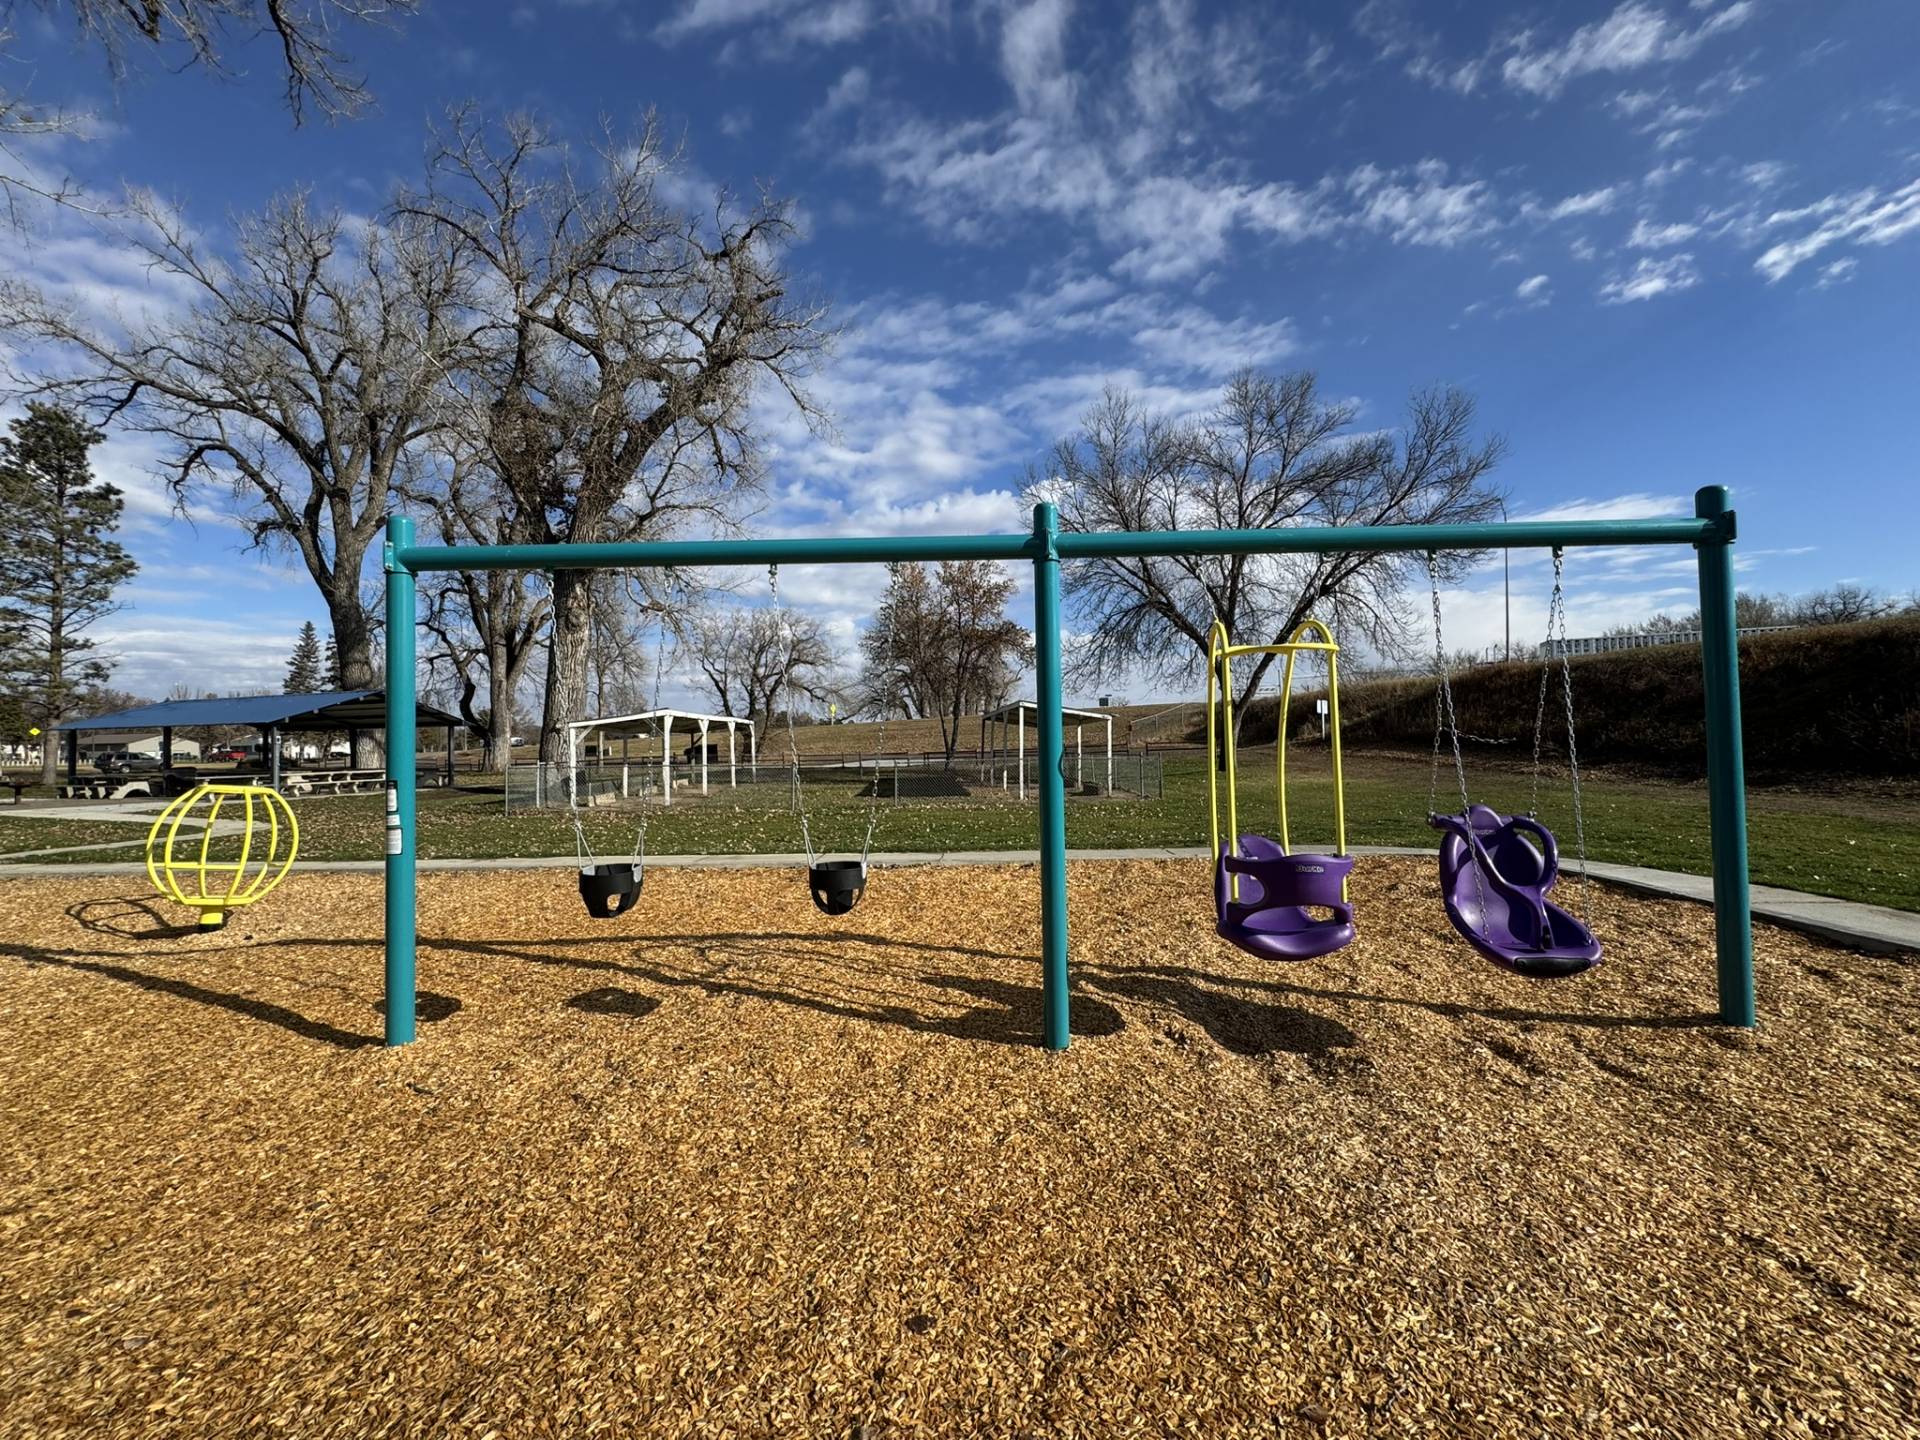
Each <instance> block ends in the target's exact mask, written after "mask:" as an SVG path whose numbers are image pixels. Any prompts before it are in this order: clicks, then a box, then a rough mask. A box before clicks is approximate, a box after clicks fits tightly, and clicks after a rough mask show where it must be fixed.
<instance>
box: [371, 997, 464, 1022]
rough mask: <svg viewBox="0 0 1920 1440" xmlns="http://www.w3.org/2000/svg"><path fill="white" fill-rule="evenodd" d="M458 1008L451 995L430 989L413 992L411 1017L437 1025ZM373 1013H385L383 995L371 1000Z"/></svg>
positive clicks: (385, 1004) (459, 1007)
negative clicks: (436, 992)
mask: <svg viewBox="0 0 1920 1440" xmlns="http://www.w3.org/2000/svg"><path fill="white" fill-rule="evenodd" d="M460 1009H461V1005H460V1002H459V1001H458V1000H456V999H454V998H453V996H451V995H438V994H435V993H434V992H433V991H431V990H416V991H414V992H413V1018H414V1019H415V1020H417V1021H418V1022H419V1023H420V1024H422V1025H438V1024H439V1023H440V1022H441V1021H442V1020H445V1019H447V1018H448V1017H449V1016H452V1015H456V1014H458V1013H459V1012H460ZM373 1013H374V1014H376V1015H381V1016H384V1015H385V1014H386V1013H387V1001H386V997H385V996H384V995H383V996H381V998H380V999H378V1000H376V1001H374V1002H373Z"/></svg>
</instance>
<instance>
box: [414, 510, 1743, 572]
mask: <svg viewBox="0 0 1920 1440" xmlns="http://www.w3.org/2000/svg"><path fill="white" fill-rule="evenodd" d="M1731 522H1732V517H1731V515H1730V514H1729V515H1728V516H1727V517H1726V518H1725V520H1712V519H1708V520H1698V519H1686V520H1567V521H1552V520H1539V521H1524V522H1521V523H1518V524H1509V525H1351V526H1347V525H1320V526H1307V525H1296V526H1281V527H1278V528H1276V529H1272V530H1102V531H1086V532H1082V533H1077V534H1076V533H1069V532H1064V531H1063V532H1062V533H1061V534H1060V536H1059V538H1058V539H1057V540H1056V542H1055V547H1056V550H1057V553H1058V554H1059V555H1060V557H1061V558H1062V559H1070V560H1077V559H1092V558H1095V557H1102V556H1105V557H1120V556H1140V555H1297V554H1302V553H1311V552H1326V553H1340V552H1347V553H1352V552H1356V551H1369V552H1389V551H1407V552H1414V553H1417V552H1420V551H1425V550H1528V549H1548V548H1551V547H1554V546H1560V547H1563V548H1572V547H1574V546H1581V545H1699V544H1706V543H1712V542H1714V541H1727V540H1731V539H1732V538H1733V536H1732V524H1731ZM1038 553H1039V550H1038V542H1036V540H1035V539H1034V537H1033V536H1032V535H1030V534H1027V535H893V536H881V535H873V536H843V535H827V536H821V537H819V538H815V539H807V540H665V541H651V542H645V543H639V544H631V545H404V546H400V547H397V548H396V549H395V550H394V551H393V552H392V554H391V555H390V557H389V560H388V563H389V564H390V565H391V566H395V567H398V568H399V569H402V570H409V571H414V572H416V573H417V572H419V571H423V570H640V569H652V568H663V567H681V566H694V565H787V564H793V565H850V564H861V563H866V564H884V563H886V562H888V561H896V560H1031V559H1033V558H1034V557H1035V556H1036V555H1037V554H1038Z"/></svg>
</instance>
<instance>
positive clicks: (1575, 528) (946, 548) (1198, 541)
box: [383, 485, 1755, 1050]
mask: <svg viewBox="0 0 1920 1440" xmlns="http://www.w3.org/2000/svg"><path fill="white" fill-rule="evenodd" d="M1736 538H1737V525H1736V523H1735V517H1734V511H1733V510H1732V508H1731V506H1730V505H1729V503H1728V494H1727V490H1726V487H1725V486H1721V485H1708V486H1703V487H1702V488H1701V489H1700V490H1698V491H1697V492H1696V493H1695V495H1694V513H1693V516H1692V517H1691V518H1682V519H1666V520H1569V521H1521V522H1518V523H1512V522H1507V523H1502V524H1497V525H1495V524H1473V525H1388V526H1364V525H1360V526H1287V527H1281V528H1278V529H1272V530H1143V531H1071V530H1069V531H1062V530H1061V529H1060V526H1059V517H1058V514H1057V513H1056V511H1055V508H1054V507H1053V506H1052V505H1051V504H1048V503H1042V504H1039V505H1036V506H1035V507H1034V511H1033V529H1032V530H1031V532H1029V533H1026V534H1007V535H924V536H827V537H822V538H818V539H804V540H800V539H753V540H677V541H658V542H651V543H636V544H601V545H416V544H414V537H413V521H412V520H410V519H408V518H407V517H406V516H403V515H395V516H390V517H389V518H388V520H387V539H386V546H385V550H384V555H383V560H384V566H385V570H386V577H387V579H386V620H387V674H386V692H385V696H384V700H385V704H386V712H387V713H386V727H387V730H386V733H387V746H386V751H387V811H386V907H385V909H386V923H385V957H386V964H385V1004H384V1011H385V1018H386V1029H385V1035H384V1039H385V1043H386V1044H388V1045H405V1044H409V1043H411V1042H412V1040H413V1039H414V1037H415V1033H416V1028H417V1027H416V1004H415V998H414V996H415V988H416V986H415V948H416V944H417V923H418V922H417V912H418V897H417V892H416V885H415V881H416V875H415V858H416V857H415V832H416V814H415V803H414V802H415V786H416V783H417V778H418V777H417V775H416V773H415V769H416V761H415V754H414V750H415V743H416V738H417V737H416V735H415V733H414V731H415V724H414V722H415V709H414V705H415V699H416V683H417V676H416V673H415V638H416V637H415V629H416V626H417V623H418V614H417V601H418V596H417V577H418V576H419V575H421V574H423V573H429V572H435V571H448V570H459V571H474V570H514V571H546V572H551V571H555V570H637V569H665V568H676V567H680V566H697V565H754V566H759V565H784V564H811V565H837V564H844V565H856V564H886V563H888V562H911V561H938V560H1000V561H1013V562H1019V561H1027V562H1030V563H1031V564H1032V565H1033V569H1034V645H1035V652H1036V666H1035V668H1036V678H1037V680H1038V687H1037V688H1038V692H1039V693H1038V697H1037V699H1038V704H1039V750H1040V754H1039V761H1038V770H1039V787H1040V804H1039V810H1038V817H1037V820H1038V831H1039V834H1038V837H1037V838H1038V842H1039V850H1040V865H1039V884H1040V895H1039V902H1040V921H1041V923H1040V933H1041V954H1040V966H1041V993H1042V1002H1041V1009H1042V1024H1041V1043H1042V1044H1043V1045H1044V1046H1045V1047H1046V1048H1047V1049H1049V1050H1064V1049H1066V1048H1067V1044H1068V1042H1069V1040H1070V1038H1071V1022H1070V1017H1069V1010H1068V1005H1069V993H1070V990H1069V978H1068V972H1067V933H1068V932H1067V873H1066V867H1067V827H1066V793H1065V782H1064V780H1063V779H1062V777H1061V771H1060V764H1061V760H1062V758H1063V755H1064V736H1065V726H1064V723H1063V720H1062V716H1061V704H1062V700H1061V641H1060V566H1061V562H1062V561H1072V560H1077V559H1095V558H1108V559H1120V558H1129V557H1134V558H1137V557H1147V556H1170V555H1281V554H1361V553H1375V554H1423V553H1431V552H1435V551H1443V550H1452V551H1460V550H1469V551H1471V550H1519V549H1546V550H1553V549H1558V550H1565V549H1572V548H1589V547H1604V546H1648V545H1690V546H1692V547H1693V548H1694V550H1695V551H1696V552H1697V554H1698V560H1699V582H1700V616H1701V631H1702V641H1701V665H1702V671H1703V675H1704V680H1705V692H1706V710H1707V715H1706V721H1707V725H1706V729H1707V790H1708V811H1709V816H1710V821H1711V825H1712V840H1713V896H1714V948H1715V955H1716V962H1717V963H1716V980H1717V990H1718V1001H1719V1009H1718V1014H1719V1019H1720V1022H1721V1023H1722V1024H1724V1025H1734V1026H1752V1025H1753V1024H1754V1022H1755V996H1754V982H1753V920H1752V903H1751V896H1750V889H1749V881H1748V874H1747V824H1746V774H1745V768H1746V767H1745V759H1744V756H1743V754H1742V750H1741V741H1740V670H1739V665H1740V652H1739V644H1738V639H1737V631H1736V629H1735V626H1734V609H1733V601H1734V577H1733V545H1734V543H1735V540H1736Z"/></svg>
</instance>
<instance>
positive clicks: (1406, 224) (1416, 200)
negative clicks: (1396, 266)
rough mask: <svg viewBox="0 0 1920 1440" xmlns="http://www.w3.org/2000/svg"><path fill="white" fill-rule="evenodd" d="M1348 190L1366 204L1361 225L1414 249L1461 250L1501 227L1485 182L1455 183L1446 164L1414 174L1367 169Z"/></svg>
mask: <svg viewBox="0 0 1920 1440" xmlns="http://www.w3.org/2000/svg"><path fill="white" fill-rule="evenodd" d="M1347 188H1348V190H1349V191H1350V192H1352V194H1353V195H1354V196H1356V197H1357V199H1358V200H1359V202H1360V209H1359V211H1358V214H1357V215H1356V216H1355V220H1356V221H1357V223H1358V224H1360V225H1362V226H1364V227H1366V228H1367V229H1370V230H1378V231H1383V232H1384V233H1386V234H1388V235H1390V236H1392V238H1393V239H1395V240H1398V241H1400V242H1402V243H1404V244H1409V245H1438V246H1452V245H1457V244H1459V243H1460V242H1461V241H1463V240H1468V239H1471V238H1473V237H1474V236H1476V235H1482V234H1485V233H1486V232H1487V231H1488V230H1491V229H1493V228H1494V227H1495V226H1496V225H1498V224H1499V219H1498V217H1497V215H1496V214H1495V212H1494V207H1493V201H1494V197H1493V193H1492V191H1491V190H1490V189H1489V188H1488V187H1487V185H1486V184H1485V183H1484V182H1482V181H1479V180H1460V181H1452V182H1449V179H1448V171H1447V166H1446V163H1445V162H1444V161H1441V160H1422V161H1421V162H1420V163H1419V164H1418V165H1415V166H1414V167H1413V168H1412V170H1411V171H1405V170H1401V171H1394V172H1392V173H1391V174H1389V173H1386V172H1382V171H1380V170H1378V169H1376V168H1375V167H1373V166H1371V165H1363V166H1361V167H1360V168H1359V169H1358V170H1356V171H1354V172H1353V175H1352V176H1351V177H1350V178H1349V180H1348V182H1347Z"/></svg>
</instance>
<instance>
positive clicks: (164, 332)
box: [0, 195, 469, 689]
mask: <svg viewBox="0 0 1920 1440" xmlns="http://www.w3.org/2000/svg"><path fill="white" fill-rule="evenodd" d="M139 209H140V214H141V216H142V219H143V221H144V224H143V226H142V228H141V229H140V230H139V231H138V232H133V233H131V234H130V239H131V240H132V243H134V244H135V245H136V247H137V249H138V250H139V251H140V252H141V254H142V255H143V256H144V258H145V260H146V263H147V265H148V268H149V269H150V270H152V271H153V272H155V273H156V275H157V276H159V277H161V278H163V279H164V280H166V281H167V282H170V283H171V284H173V285H176V286H178V287H181V288H183V289H184V290H186V292H187V293H189V294H190V295H191V296H192V297H193V299H192V302H191V304H190V306H189V307H188V308H186V309H185V310H183V311H182V310H176V311H161V312H159V313H157V314H156V315H154V316H151V317H148V318H144V319H140V320H134V321H120V322H118V323H116V322H115V319H114V318H112V317H109V318H108V319H104V320H102V319H99V318H96V317H91V316H88V315H85V314H83V313H81V312H79V311H77V310H75V309H72V308H70V307H68V306H65V305H62V304H60V303H57V302H55V301H53V300H50V299H48V298H46V297H45V296H43V295H42V294H40V293H39V292H38V291H37V290H34V289H33V288H31V287H29V286H26V285H22V284H19V283H17V282H0V326H4V327H5V328H6V329H7V330H9V331H10V332H11V333H12V334H14V335H15V336H18V337H22V338H25V339H27V340H30V341H33V342H37V343H40V344H45V345H50V346H52V347H54V348H55V349H56V350H57V351H58V352H59V353H60V355H61V357H62V359H63V360H64V361H65V362H66V365H65V368H63V369H61V370H60V371H58V372H57V373H55V374H52V375H47V376H39V377H24V378H22V377H15V378H14V382H13V385H12V387H11V388H12V392H13V394H14V395H16V396H50V397H53V398H55V399H57V400H60V401H62V402H64V403H69V404H74V405H76V406H78V407H80V408H82V409H84V410H85V411H86V412H87V413H89V414H90V415H92V416H95V417H99V418H102V419H107V418H114V419H117V420H118V421H119V422H120V423H121V424H122V425H125V426H128V427H130V428H133V429H135V430H139V431H143V432H145V433H147V434H150V435H155V436H158V437H160V438H161V439H162V440H164V441H165V442H167V444H168V447H169V453H168V456H167V459H166V462H165V476H166V479H167V480H168V482H169V483H170V484H171V485H172V487H173V489H174V492H175V494H176V496H178V497H179V499H180V501H181V503H182V505H183V506H184V505H185V504H186V503H187V501H188V499H189V498H190V497H191V496H192V495H193V494H194V493H195V491H196V490H198V489H199V488H200V487H201V486H203V485H208V486H212V487H215V488H217V489H220V490H224V491H227V492H229V493H230V494H231V496H232V498H233V499H234V501H235V502H236V503H237V505H238V506H239V509H240V513H241V514H242V516H243V517H244V518H245V520H246V522H247V523H248V525H249V526H250V528H251V531H252V535H253V539H254V541H255V542H256V543H258V544H262V545H266V544H285V545H288V546H290V547H291V548H292V549H293V550H294V551H296V552H297V553H298V554H299V556H300V558H301V559H302V561H304V562H305V564H306V567H307V572H308V574H310V575H311V576H312V577H313V581H314V584H315V585H316V586H318V587H319V590H320V593H321V596H322V597H323V598H324V600H325V601H326V605H327V613H328V616H329V617H330V619H331V621H332V627H333V638H334V642H335V645H336V648H337V650H338V654H339V657H340V679H341V682H342V683H343V684H344V685H346V686H347V687H348V688H351V689H359V688H365V687H369V686H371V685H372V684H373V683H374V664H373V644H372V637H373V627H372V617H371V615H370V613H369V611H368V608H367V606H366V603H365V601H364V599H363V596H362V593H361V579H362V565H363V562H364V561H365V559H366V554H367V551H368V549H369V547H370V546H371V545H372V544H373V542H374V540H375V538H376V537H377V536H378V535H379V534H380V531H381V528H382V526H383V525H384V523H385V520H386V515H387V512H388V511H389V509H391V508H392V505H393V500H394V489H395V482H396V479H397V478H398V477H399V476H400V474H401V465H402V461H403V459H404V458H405V457H406V456H407V454H408V452H409V450H410V449H411V448H412V447H414V446H415V445H417V444H418V443H419V442H420V441H421V440H422V439H423V438H425V437H426V436H428V435H431V434H433V433H435V432H436V431H437V430H439V429H441V428H442V426H443V424H444V412H445V406H444V404H443V397H442V395H441V385H442V379H443V377H444V376H445V375H446V374H447V373H448V371H449V370H451V369H455V368H458V367H459V366H460V365H461V364H462V363H463V355H464V351H465V347H466V345H467V343H468V332H467V329H466V325H467V320H466V306H467V304H468V291H469V286H468V283H467V277H466V275H465V273H464V272H463V271H462V269H461V266H460V262H459V257H458V255H457V254H456V251H455V248H454V246H453V245H452V244H451V243H449V238H448V237H447V236H446V235H445V234H444V232H442V231H441V230H440V229H439V228H438V227H435V226H431V225H426V224H423V223H420V222H418V221H412V220H409V219H406V218H405V217H402V219H401V220H400V221H399V222H398V223H396V224H395V225H392V226H389V227H385V228H372V227H367V228H355V227H350V226H349V225H348V224H347V222H346V221H345V220H344V219H343V217H342V216H341V215H339V214H338V213H316V212H315V211H313V210H312V209H310V208H309V207H308V205H307V203H306V201H305V199H304V198H303V197H301V196H298V195H295V196H293V197H291V198H289V199H285V200H280V201H276V202H275V203H274V204H272V205H271V206H270V207H268V209H267V210H266V211H265V213H263V214H261V215H259V216H256V217H254V218H252V219H249V220H247V221H245V222H243V223H242V225H241V227H240V234H239V242H238V248H237V254H236V255H235V257H234V259H233V260H231V261H226V260H222V259H219V258H215V257H213V256H210V255H208V254H206V253H204V252H203V250H202V248H201V246H200V244H199V242H198V241H197V240H196V239H195V237H194V235H193V233H192V231H191V230H190V228H189V227H188V226H187V224H186V222H185V221H184V220H182V219H181V218H180V217H179V216H177V215H176V214H174V213H173V212H172V211H171V210H169V209H168V208H167V207H165V206H163V205H161V204H159V203H157V202H155V201H153V200H150V199H148V200H142V201H141V202H140V206H139Z"/></svg>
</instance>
